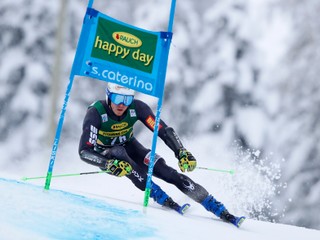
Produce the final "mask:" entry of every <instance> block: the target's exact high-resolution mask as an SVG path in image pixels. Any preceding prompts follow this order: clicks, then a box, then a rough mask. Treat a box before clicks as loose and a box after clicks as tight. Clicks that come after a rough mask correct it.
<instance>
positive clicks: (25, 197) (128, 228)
mask: <svg viewBox="0 0 320 240" xmlns="http://www.w3.org/2000/svg"><path fill="white" fill-rule="evenodd" d="M84 178H86V177H84ZM0 189H1V198H0V206H1V215H0V240H8V239H11V240H15V239H16V240H44V239H59V240H64V239H68V240H69V239H70V240H71V239H77V240H80V239H90V240H93V239H104V240H105V239H126V240H127V239H174V240H176V239H184V240H187V239H219V240H224V239H226V240H230V239H237V240H251V239H252V240H256V239H259V240H264V239H266V240H267V239H268V240H269V239H272V240H275V239H290V240H295V239H297V240H298V239H299V240H300V239H306V240H313V239H314V240H316V239H317V240H318V239H320V231H317V230H311V229H306V228H301V227H294V226H290V225H283V224H275V223H268V222H263V221H256V220H250V219H247V220H246V221H245V222H244V223H243V225H242V227H241V228H240V229H237V228H236V227H234V226H232V225H230V224H227V223H224V222H222V221H220V220H219V219H217V218H215V217H214V216H213V215H210V214H209V215H208V214H207V213H206V212H205V211H199V209H198V210H197V211H194V210H193V208H192V207H191V208H190V210H189V212H187V213H186V214H185V215H184V216H181V215H179V214H178V213H175V212H172V211H169V210H166V209H164V208H162V207H159V206H158V205H156V204H155V203H153V201H150V203H149V206H148V207H147V208H146V209H143V207H142V199H143V198H141V202H139V201H135V200H132V199H130V198H127V199H119V198H115V197H114V196H112V195H110V196H108V195H106V196H103V195H99V194H93V193H89V192H86V193H85V192H82V193H80V192H79V191H76V190H75V191H74V192H73V193H72V189H71V190H70V189H69V190H68V191H66V190H58V189H52V188H51V189H50V190H44V189H43V186H40V185H36V184H31V183H26V182H23V181H19V180H14V179H9V178H0ZM76 192H78V193H76ZM193 205H195V204H193ZM195 209H197V207H195Z"/></svg>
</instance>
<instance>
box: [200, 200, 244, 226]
mask: <svg viewBox="0 0 320 240" xmlns="http://www.w3.org/2000/svg"><path fill="white" fill-rule="evenodd" d="M201 204H202V206H204V208H205V209H207V210H208V211H209V212H212V213H213V214H214V215H216V216H217V217H219V218H221V219H222V220H224V221H226V222H229V223H232V224H233V225H235V226H236V227H240V225H241V224H242V223H243V221H244V220H245V217H235V216H233V215H232V214H230V213H229V212H228V210H227V209H226V207H225V206H224V205H223V204H222V203H221V202H219V201H217V200H216V199H215V198H214V197H213V196H211V195H208V196H207V197H206V198H205V199H204V200H203V201H202V202H201Z"/></svg>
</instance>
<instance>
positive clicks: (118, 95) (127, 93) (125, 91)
mask: <svg viewBox="0 0 320 240" xmlns="http://www.w3.org/2000/svg"><path fill="white" fill-rule="evenodd" d="M133 99H134V90H132V89H130V88H126V87H123V86H121V85H118V84H116V83H108V85H107V89H106V101H107V102H108V103H109V101H111V102H112V103H114V104H116V105H119V104H123V105H125V106H129V105H130V104H131V103H132V102H133Z"/></svg>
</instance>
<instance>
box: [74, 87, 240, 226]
mask: <svg viewBox="0 0 320 240" xmlns="http://www.w3.org/2000/svg"><path fill="white" fill-rule="evenodd" d="M138 120H139V121H141V122H142V123H143V124H144V125H145V126H146V127H147V128H149V129H150V130H151V131H153V130H154V125H155V116H154V114H153V112H152V110H151V108H150V107H149V106H148V105H147V104H146V103H145V102H143V101H140V100H137V99H135V98H134V90H132V89H129V88H125V87H122V86H120V85H117V84H115V83H108V84H107V88H106V99H104V100H99V101H96V102H94V103H93V104H91V105H90V106H89V108H88V110H87V113H86V115H85V118H84V121H83V132H82V135H81V139H80V144H79V155H80V158H81V159H82V160H83V161H85V162H86V163H89V164H92V165H95V166H98V167H100V168H101V169H103V170H106V172H107V173H109V174H111V175H114V176H118V177H122V176H126V177H127V178H129V179H130V180H131V182H132V183H133V184H134V185H135V186H136V187H137V188H139V189H140V190H142V191H144V190H145V187H146V180H147V171H148V163H149V158H150V152H151V151H150V149H147V148H145V147H144V146H143V145H142V144H141V143H140V142H139V141H138V140H137V139H136V138H135V136H134V132H133V126H134V124H135V123H136V122H137V121H138ZM158 136H159V137H160V138H161V139H162V140H163V141H164V142H165V144H166V145H167V146H168V147H169V148H170V149H171V150H172V151H173V152H174V155H175V157H176V158H177V159H178V165H179V168H180V170H181V171H182V172H185V171H188V172H190V171H193V170H194V169H195V168H196V165H197V161H196V159H195V158H194V156H193V155H192V154H191V153H190V152H189V151H188V150H187V149H185V148H184V146H183V144H182V142H181V140H180V139H179V137H178V135H177V133H176V132H175V131H174V130H173V128H171V127H169V126H168V125H167V124H166V123H165V122H164V121H162V120H160V124H159V132H158ZM153 176H154V177H157V178H160V179H162V180H164V181H165V182H167V183H170V184H173V185H175V186H176V187H177V188H178V189H180V191H181V192H183V193H184V194H186V195H187V196H188V197H190V198H191V199H193V200H194V201H196V202H198V203H200V204H201V205H202V206H203V207H204V208H205V209H206V210H208V211H210V212H212V213H213V214H215V215H216V216H217V217H219V218H221V219H222V220H224V221H226V222H230V223H232V224H233V225H235V226H236V227H239V226H240V225H241V223H242V222H243V221H244V219H245V217H235V216H234V215H232V214H230V213H229V212H228V210H227V209H226V207H225V206H224V205H223V204H222V203H221V202H219V201H217V200H216V199H215V198H214V197H213V196H212V195H210V194H209V193H208V191H207V190H206V189H205V188H203V187H202V186H201V185H199V184H198V183H196V182H194V181H193V180H192V179H190V178H189V177H188V176H186V175H185V174H182V173H178V172H177V170H175V169H173V168H172V167H170V166H168V165H167V164H166V162H165V160H164V159H163V158H162V157H161V156H159V155H157V154H156V155H155V158H154V170H153ZM150 197H151V198H153V199H154V200H155V201H156V202H157V203H159V204H160V205H162V206H165V207H169V208H171V209H174V210H176V211H177V212H179V213H181V214H183V213H184V212H185V210H186V209H187V208H188V207H189V206H190V205H189V204H185V205H183V206H180V205H179V204H177V203H176V202H174V201H173V200H172V198H170V197H169V196H168V195H167V194H166V193H165V192H164V191H163V190H162V189H161V188H160V187H159V186H158V185H157V184H155V183H154V182H152V183H151V191H150Z"/></svg>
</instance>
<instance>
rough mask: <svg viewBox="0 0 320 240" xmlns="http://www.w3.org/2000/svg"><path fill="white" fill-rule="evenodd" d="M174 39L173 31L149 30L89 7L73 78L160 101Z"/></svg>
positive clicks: (74, 65) (77, 52) (72, 73)
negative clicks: (103, 83) (108, 84)
mask: <svg viewBox="0 0 320 240" xmlns="http://www.w3.org/2000/svg"><path fill="white" fill-rule="evenodd" d="M171 38H172V33H171V32H152V31H147V30H144V29H140V28H137V27H135V26H132V25H129V24H127V23H123V22H121V21H119V20H116V19H113V18H111V17H109V16H107V15H105V14H103V13H100V12H99V11H97V10H95V9H93V8H87V11H86V15H85V18H84V22H83V26H82V30H81V35H80V39H79V43H78V47H77V51H76V56H75V60H74V64H73V67H72V71H71V75H79V76H86V77H91V78H95V79H99V80H103V81H107V82H113V83H117V84H119V85H122V86H125V87H128V88H131V89H134V90H136V91H139V92H142V93H145V94H148V95H151V96H155V97H158V98H161V97H162V95H163V88H164V82H165V79H164V78H163V76H165V72H166V67H167V66H166V64H163V63H164V62H167V59H168V54H169V47H170V42H171ZM161 63H162V64H161Z"/></svg>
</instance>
